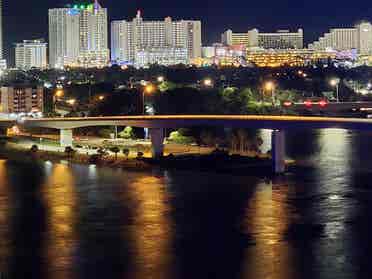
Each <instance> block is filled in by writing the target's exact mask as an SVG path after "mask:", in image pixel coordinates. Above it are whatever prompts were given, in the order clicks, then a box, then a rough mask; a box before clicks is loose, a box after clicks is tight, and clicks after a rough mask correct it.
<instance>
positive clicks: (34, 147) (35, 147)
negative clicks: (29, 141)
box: [30, 144, 39, 154]
mask: <svg viewBox="0 0 372 279" xmlns="http://www.w3.org/2000/svg"><path fill="white" fill-rule="evenodd" d="M30 151H31V152H32V153H34V154H35V153H36V152H38V151H39V147H38V146H37V145H36V144H34V145H32V146H31V148H30Z"/></svg>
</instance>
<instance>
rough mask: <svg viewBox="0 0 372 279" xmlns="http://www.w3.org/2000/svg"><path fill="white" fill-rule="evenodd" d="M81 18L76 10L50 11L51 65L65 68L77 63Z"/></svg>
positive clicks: (60, 9)
mask: <svg viewBox="0 0 372 279" xmlns="http://www.w3.org/2000/svg"><path fill="white" fill-rule="evenodd" d="M79 18H80V13H79V11H78V10H77V9H74V8H57V9H50V10H49V65H50V67H51V68H63V67H64V66H67V65H73V64H75V63H77V58H78V56H79V38H80V34H79Z"/></svg>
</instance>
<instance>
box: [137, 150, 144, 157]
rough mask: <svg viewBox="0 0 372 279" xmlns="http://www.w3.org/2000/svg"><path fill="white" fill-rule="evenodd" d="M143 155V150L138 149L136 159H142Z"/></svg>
mask: <svg viewBox="0 0 372 279" xmlns="http://www.w3.org/2000/svg"><path fill="white" fill-rule="evenodd" d="M142 157H143V152H141V151H139V152H137V159H142Z"/></svg>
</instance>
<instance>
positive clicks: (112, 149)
mask: <svg viewBox="0 0 372 279" xmlns="http://www.w3.org/2000/svg"><path fill="white" fill-rule="evenodd" d="M110 151H111V152H112V153H115V161H116V160H117V159H118V153H119V152H120V148H119V147H117V146H113V147H111V148H110Z"/></svg>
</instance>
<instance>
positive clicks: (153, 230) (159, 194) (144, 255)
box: [129, 176, 172, 279]
mask: <svg viewBox="0 0 372 279" xmlns="http://www.w3.org/2000/svg"><path fill="white" fill-rule="evenodd" d="M129 191H130V192H131V195H132V196H133V199H134V201H135V203H136V210H137V212H136V218H135V221H134V226H133V232H132V235H133V237H134V238H135V267H134V268H135V270H134V277H133V278H159V279H160V278H166V277H167V274H166V273H168V271H169V270H170V264H171V263H170V253H171V252H170V245H171V241H172V240H171V228H170V220H169V217H168V210H169V207H168V206H167V194H166V189H165V187H164V181H163V180H162V179H161V178H157V177H153V176H143V177H139V178H137V179H135V180H133V181H132V183H130V185H129Z"/></svg>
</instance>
